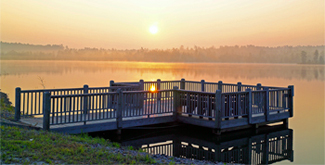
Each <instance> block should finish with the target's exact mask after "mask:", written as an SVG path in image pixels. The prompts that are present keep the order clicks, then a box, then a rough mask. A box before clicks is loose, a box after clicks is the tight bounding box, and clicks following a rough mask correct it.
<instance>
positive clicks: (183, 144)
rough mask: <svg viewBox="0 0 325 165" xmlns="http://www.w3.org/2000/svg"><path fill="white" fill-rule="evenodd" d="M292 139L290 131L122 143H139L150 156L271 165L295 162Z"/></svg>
mask: <svg viewBox="0 0 325 165" xmlns="http://www.w3.org/2000/svg"><path fill="white" fill-rule="evenodd" d="M268 132H269V131H268ZM236 136H238V135H236ZM236 136H232V137H236ZM292 136H293V133H292V130H290V129H286V130H278V131H273V132H269V133H265V134H258V135H252V136H249V137H245V136H244V137H237V138H235V139H234V138H233V140H223V141H206V140H203V139H196V138H193V137H188V136H184V135H178V134H176V135H174V134H172V135H165V136H157V137H150V138H148V139H143V138H145V137H142V139H139V140H138V141H137V140H131V141H125V142H122V144H123V145H132V144H136V145H137V146H139V147H141V148H142V149H143V150H144V151H146V152H148V153H150V154H161V155H168V156H177V157H183V158H189V159H198V160H209V161H212V162H216V161H218V162H226V163H241V164H271V163H274V162H278V161H282V160H289V161H293V146H292V144H293V143H292V139H293V138H292ZM221 138H222V137H221ZM141 142H142V143H141Z"/></svg>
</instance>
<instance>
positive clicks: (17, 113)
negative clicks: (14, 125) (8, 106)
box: [15, 87, 21, 121]
mask: <svg viewBox="0 0 325 165" xmlns="http://www.w3.org/2000/svg"><path fill="white" fill-rule="evenodd" d="M20 99H21V88H20V87H17V88H16V96H15V121H19V120H20V113H21V112H20V102H21V101H20Z"/></svg>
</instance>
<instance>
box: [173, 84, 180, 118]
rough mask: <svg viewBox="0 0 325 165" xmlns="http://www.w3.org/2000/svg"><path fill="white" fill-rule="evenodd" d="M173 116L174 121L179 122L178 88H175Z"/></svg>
mask: <svg viewBox="0 0 325 165" xmlns="http://www.w3.org/2000/svg"><path fill="white" fill-rule="evenodd" d="M173 90H174V92H173V116H174V121H177V115H178V111H179V107H180V106H179V93H178V86H174V87H173Z"/></svg>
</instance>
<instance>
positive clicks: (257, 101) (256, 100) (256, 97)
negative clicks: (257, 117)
mask: <svg viewBox="0 0 325 165" xmlns="http://www.w3.org/2000/svg"><path fill="white" fill-rule="evenodd" d="M261 89H262V84H260V83H258V84H256V90H257V91H259V90H261ZM260 95H261V93H258V94H257V93H255V95H254V104H257V107H258V109H261V106H262V105H261V99H262V97H261V96H260Z"/></svg>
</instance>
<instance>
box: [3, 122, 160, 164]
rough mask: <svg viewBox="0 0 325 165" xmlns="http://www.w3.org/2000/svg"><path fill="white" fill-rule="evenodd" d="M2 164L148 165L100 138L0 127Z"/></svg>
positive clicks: (145, 159) (137, 155)
mask: <svg viewBox="0 0 325 165" xmlns="http://www.w3.org/2000/svg"><path fill="white" fill-rule="evenodd" d="M1 161H2V163H6V164H7V163H8V164H12V163H24V164H34V163H49V164H51V163H54V164H62V163H63V164H116V163H119V164H121V163H126V164H152V163H155V160H154V159H153V158H152V157H151V156H150V155H148V154H147V153H144V152H141V151H135V150H133V149H132V147H127V148H121V147H120V145H119V144H118V143H112V142H110V141H109V140H105V139H103V138H93V137H90V136H88V135H85V134H84V135H66V134H60V133H54V132H47V131H36V130H31V129H23V128H18V127H11V126H1Z"/></svg>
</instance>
